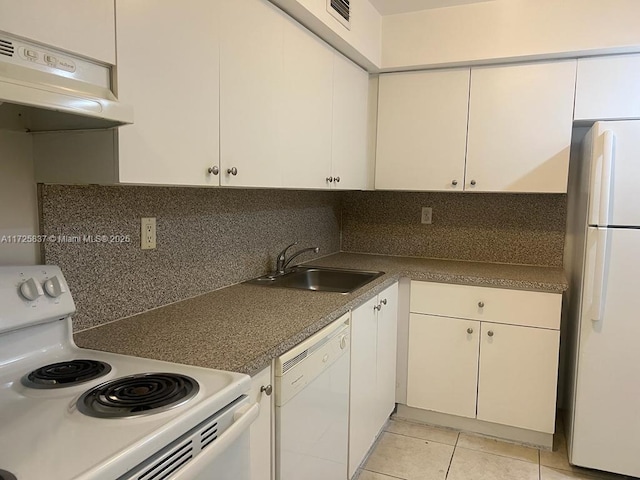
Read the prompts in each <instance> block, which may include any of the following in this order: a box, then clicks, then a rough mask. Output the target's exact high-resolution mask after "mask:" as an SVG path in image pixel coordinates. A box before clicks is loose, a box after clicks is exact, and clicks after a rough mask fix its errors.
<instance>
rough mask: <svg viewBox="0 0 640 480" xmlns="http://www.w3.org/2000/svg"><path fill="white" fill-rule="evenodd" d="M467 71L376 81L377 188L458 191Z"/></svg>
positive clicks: (386, 77) (396, 76) (464, 133)
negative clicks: (378, 84) (377, 83)
mask: <svg viewBox="0 0 640 480" xmlns="http://www.w3.org/2000/svg"><path fill="white" fill-rule="evenodd" d="M468 102H469V69H468V68H464V69H456V70H442V71H430V72H410V73H394V74H386V75H381V76H380V87H379V100H378V144H377V155H376V173H375V188H376V189H381V190H431V191H462V188H463V185H464V165H465V148H466V136H467V114H468Z"/></svg>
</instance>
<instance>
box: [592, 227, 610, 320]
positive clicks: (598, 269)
mask: <svg viewBox="0 0 640 480" xmlns="http://www.w3.org/2000/svg"><path fill="white" fill-rule="evenodd" d="M597 234H598V243H597V245H596V264H595V271H594V275H593V276H594V278H593V294H592V297H591V298H592V299H593V300H592V303H591V320H593V321H594V322H600V321H602V318H603V317H604V307H605V303H606V291H605V286H606V276H607V249H608V247H609V234H610V233H609V229H608V228H599V229H598V230H597Z"/></svg>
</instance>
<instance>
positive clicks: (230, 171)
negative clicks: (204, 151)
mask: <svg viewBox="0 0 640 480" xmlns="http://www.w3.org/2000/svg"><path fill="white" fill-rule="evenodd" d="M227 174H231V175H233V176H234V177H235V176H236V175H237V174H238V169H237V168H236V167H232V168H227Z"/></svg>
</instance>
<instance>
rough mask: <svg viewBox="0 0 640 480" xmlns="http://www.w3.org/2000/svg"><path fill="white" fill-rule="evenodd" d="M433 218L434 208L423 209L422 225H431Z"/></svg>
mask: <svg viewBox="0 0 640 480" xmlns="http://www.w3.org/2000/svg"><path fill="white" fill-rule="evenodd" d="M432 217H433V208H431V207H422V220H421V221H422V223H424V224H425V225H431V223H432Z"/></svg>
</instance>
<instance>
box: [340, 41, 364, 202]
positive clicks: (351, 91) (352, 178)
mask: <svg viewBox="0 0 640 480" xmlns="http://www.w3.org/2000/svg"><path fill="white" fill-rule="evenodd" d="M368 100H369V74H368V73H367V72H366V71H364V70H362V69H361V68H360V67H358V66H357V65H355V64H354V63H352V62H351V61H349V60H347V59H346V58H345V57H343V56H342V55H340V54H339V53H335V54H334V56H333V138H332V157H331V171H332V174H333V177H334V178H333V180H334V181H333V182H332V183H333V187H334V188H336V189H348V190H357V189H365V188H366V187H367V121H368V112H369V109H368Z"/></svg>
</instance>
